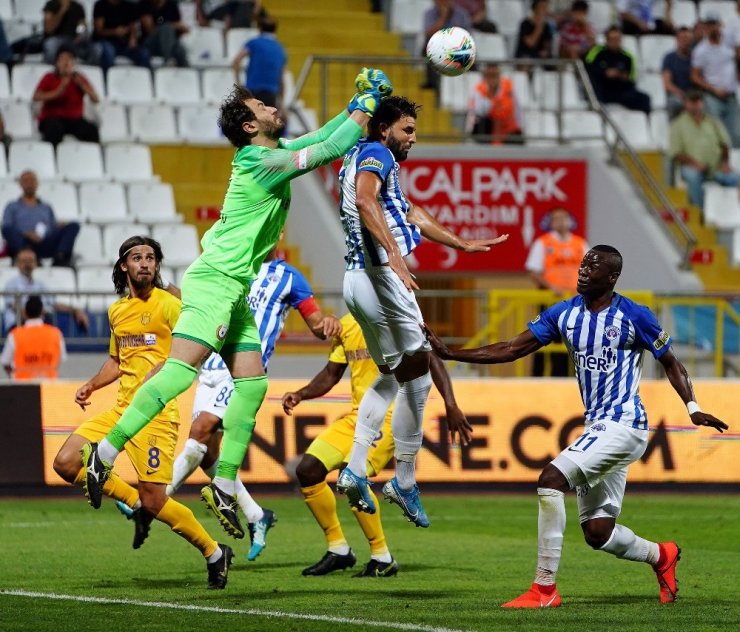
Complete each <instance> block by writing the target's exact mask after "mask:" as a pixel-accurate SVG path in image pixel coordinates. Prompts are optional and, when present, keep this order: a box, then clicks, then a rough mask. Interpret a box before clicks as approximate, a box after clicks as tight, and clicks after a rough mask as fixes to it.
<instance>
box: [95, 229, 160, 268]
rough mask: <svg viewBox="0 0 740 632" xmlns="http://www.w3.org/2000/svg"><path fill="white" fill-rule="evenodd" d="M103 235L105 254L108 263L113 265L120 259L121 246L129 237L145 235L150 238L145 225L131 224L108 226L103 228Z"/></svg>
mask: <svg viewBox="0 0 740 632" xmlns="http://www.w3.org/2000/svg"><path fill="white" fill-rule="evenodd" d="M101 231H102V233H103V253H105V256H106V257H107V258H108V262H109V263H111V264H113V263H115V262H116V260H117V259H118V249H119V248H120V247H121V244H122V243H123V242H124V241H126V240H127V239H128V238H129V237H133V236H134V235H143V236H145V237H149V227H148V226H145V225H144V224H136V223H133V224H132V223H131V222H120V223H116V224H106V225H105V226H102V227H101Z"/></svg>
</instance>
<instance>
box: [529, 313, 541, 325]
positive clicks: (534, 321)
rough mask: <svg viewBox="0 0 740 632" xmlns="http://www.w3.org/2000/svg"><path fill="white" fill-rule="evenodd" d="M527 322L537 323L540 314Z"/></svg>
mask: <svg viewBox="0 0 740 632" xmlns="http://www.w3.org/2000/svg"><path fill="white" fill-rule="evenodd" d="M529 322H530V323H531V324H532V325H534V324H535V323H538V322H540V316H539V314H538V315H537V317H536V318H535V319H534V320H530V321H529Z"/></svg>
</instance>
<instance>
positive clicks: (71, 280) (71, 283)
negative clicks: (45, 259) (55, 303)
mask: <svg viewBox="0 0 740 632" xmlns="http://www.w3.org/2000/svg"><path fill="white" fill-rule="evenodd" d="M33 276H34V278H35V279H37V280H39V281H41V282H43V283H44V284H45V285H46V287H47V288H49V289H50V290H54V291H55V292H76V291H77V276H76V275H75V271H74V270H73V269H72V268H63V267H60V266H57V267H52V266H49V267H47V266H39V267H38V268H36V270H35V271H34V273H33ZM62 300H63V301H64V302H69V298H68V297H65V298H64V299H62Z"/></svg>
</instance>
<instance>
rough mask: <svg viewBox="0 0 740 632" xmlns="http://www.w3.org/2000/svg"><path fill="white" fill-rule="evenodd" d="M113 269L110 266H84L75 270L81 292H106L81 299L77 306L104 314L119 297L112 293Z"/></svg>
mask: <svg viewBox="0 0 740 632" xmlns="http://www.w3.org/2000/svg"><path fill="white" fill-rule="evenodd" d="M112 274H113V267H112V266H110V265H98V266H91V267H88V266H85V267H80V268H78V270H77V287H79V289H80V291H81V292H106V294H103V295H98V296H88V297H85V298H81V299H80V301H79V306H80V307H82V308H84V309H87V310H90V311H93V312H104V311H107V310H108V307H110V305H111V304H112V303H114V302H115V301H117V300H118V299H119V298H120V297H119V296H117V295H116V294H114V293H113V281H112V280H111V275H112Z"/></svg>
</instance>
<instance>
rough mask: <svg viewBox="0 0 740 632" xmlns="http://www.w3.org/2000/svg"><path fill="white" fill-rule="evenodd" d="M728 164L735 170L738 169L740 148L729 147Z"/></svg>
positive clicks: (739, 167) (739, 165) (739, 169)
mask: <svg viewBox="0 0 740 632" xmlns="http://www.w3.org/2000/svg"><path fill="white" fill-rule="evenodd" d="M730 164H731V165H732V168H733V169H734V170H735V171H740V148H738V149H730Z"/></svg>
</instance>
